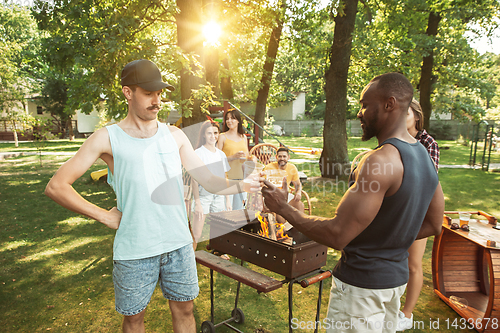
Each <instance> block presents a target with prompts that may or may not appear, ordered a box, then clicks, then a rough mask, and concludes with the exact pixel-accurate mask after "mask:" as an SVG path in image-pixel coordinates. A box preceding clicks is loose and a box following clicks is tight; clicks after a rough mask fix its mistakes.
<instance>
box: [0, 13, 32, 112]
mask: <svg viewBox="0 0 500 333" xmlns="http://www.w3.org/2000/svg"><path fill="white" fill-rule="evenodd" d="M37 38H38V33H37V31H36V24H35V22H34V20H33V18H32V17H31V15H30V13H29V12H28V11H27V10H25V9H24V8H21V7H18V6H13V7H12V8H10V7H7V6H4V5H0V54H1V57H0V113H1V112H2V111H5V112H7V113H8V112H12V111H13V110H12V107H13V106H14V105H15V104H16V103H17V102H21V101H23V99H24V97H25V95H27V94H29V93H30V92H31V88H33V87H34V88H36V86H37V84H36V81H34V80H32V78H31V77H30V75H29V74H30V72H31V71H32V67H31V65H32V63H31V62H30V57H28V56H27V55H29V54H31V53H33V52H36V50H37V44H38V41H37Z"/></svg>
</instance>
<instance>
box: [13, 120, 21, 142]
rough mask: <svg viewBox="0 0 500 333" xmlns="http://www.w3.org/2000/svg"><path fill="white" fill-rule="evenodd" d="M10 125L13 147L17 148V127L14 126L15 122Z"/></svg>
mask: <svg viewBox="0 0 500 333" xmlns="http://www.w3.org/2000/svg"><path fill="white" fill-rule="evenodd" d="M12 125H13V128H12V132H13V133H14V147H16V148H17V147H19V137H18V136H17V126H16V122H15V121H13V122H12Z"/></svg>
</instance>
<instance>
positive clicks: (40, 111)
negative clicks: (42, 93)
mask: <svg viewBox="0 0 500 333" xmlns="http://www.w3.org/2000/svg"><path fill="white" fill-rule="evenodd" d="M36 114H43V107H41V106H37V107H36Z"/></svg>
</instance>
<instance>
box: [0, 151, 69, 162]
mask: <svg viewBox="0 0 500 333" xmlns="http://www.w3.org/2000/svg"><path fill="white" fill-rule="evenodd" d="M75 154H76V151H42V155H60V156H63V155H67V156H72V155H75ZM29 155H38V152H35V151H33V152H31V151H29V152H26V151H25V152H5V153H0V161H1V160H4V159H6V158H11V157H18V156H29Z"/></svg>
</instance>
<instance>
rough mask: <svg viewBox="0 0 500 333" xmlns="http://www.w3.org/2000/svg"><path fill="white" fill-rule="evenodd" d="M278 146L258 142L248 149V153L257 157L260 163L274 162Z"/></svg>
mask: <svg viewBox="0 0 500 333" xmlns="http://www.w3.org/2000/svg"><path fill="white" fill-rule="evenodd" d="M277 152H278V148H276V146H275V145H272V144H270V143H259V144H258V145H255V146H253V147H252V149H250V155H254V156H255V157H257V159H258V160H259V162H260V163H262V164H264V165H268V164H269V163H272V162H276V153H277Z"/></svg>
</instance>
